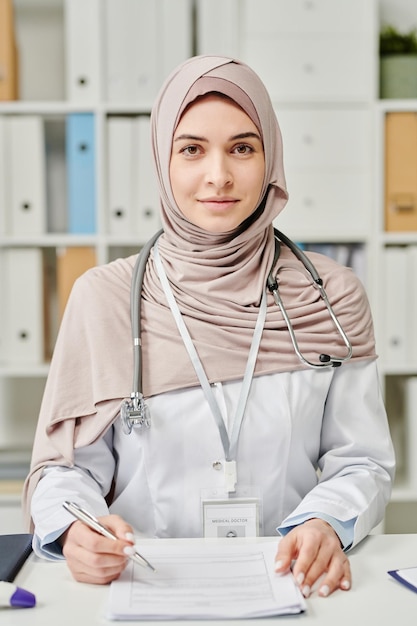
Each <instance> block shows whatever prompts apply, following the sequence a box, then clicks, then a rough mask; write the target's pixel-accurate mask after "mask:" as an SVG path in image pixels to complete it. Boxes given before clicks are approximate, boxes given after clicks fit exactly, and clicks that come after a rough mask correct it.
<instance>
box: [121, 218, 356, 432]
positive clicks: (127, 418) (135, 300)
mask: <svg viewBox="0 0 417 626" xmlns="http://www.w3.org/2000/svg"><path fill="white" fill-rule="evenodd" d="M162 233H163V229H161V230H159V231H158V232H156V233H155V234H154V235H153V236H152V237H151V239H149V241H148V242H147V243H146V244H145V245H144V247H143V248H142V250H141V252H140V254H139V256H138V259H137V261H136V263H135V267H134V269H133V274H132V288H131V294H130V315H131V325H132V339H133V381H132V393H131V396H130V397H131V400H130V401H124V403H123V405H122V410H121V416H122V422H123V426H124V431H125V432H126V433H127V434H129V433H130V432H131V430H132V427H133V426H135V425H136V426H137V425H138V426H143V425H145V426H149V417H148V414H147V407H146V404H145V403H144V399H143V390H142V361H143V359H142V340H141V324H140V320H141V313H142V297H141V295H142V287H143V280H144V277H145V271H146V264H147V262H148V257H149V255H150V252H151V250H152V248H153V246H154V244H155V242H156V241H157V239H158V238H159V237H160V236H161V235H162ZM274 236H275V254H274V260H273V263H272V267H271V270H270V272H269V274H268V278H267V288H268V289H269V291H270V292H271V294H272V296H273V298H274V301H275V304H276V305H277V306H278V307H279V309H280V310H281V313H282V316H283V318H284V321H285V323H286V326H287V328H288V332H289V334H290V338H291V342H292V344H293V347H294V351H295V353H296V355H297V357H298V358H299V359H300V361H301V362H302V363H304V364H305V365H307V366H308V367H311V368H313V369H322V368H328V367H339V366H340V365H341V364H342V363H344V362H345V361H348V360H349V359H350V358H351V357H352V351H353V350H352V344H351V342H350V341H349V338H348V336H347V334H346V333H345V331H344V329H343V327H342V325H341V324H340V322H339V320H338V319H337V316H336V314H335V312H334V311H333V308H332V306H331V304H330V301H329V299H328V296H327V293H326V291H325V289H324V287H323V281H322V279H321V278H320V276H319V274H318V272H317V270H316V268H315V267H314V264H313V263H312V262H311V260H310V259H309V258H308V256H307V255H306V254H304V252H303V251H302V250H301V249H300V248H299V247H298V246H297V245H296V244H295V243H294V242H293V241H292V240H291V239H289V238H288V237H287V236H286V235H284V233H282V232H281V231H279V230H278V229H276V228H274ZM280 242H282V243H284V244H285V245H286V246H287V247H288V248H289V249H290V250H291V252H292V253H293V254H294V255H295V256H296V257H297V258H298V260H299V261H300V262H301V263H302V264H303V266H304V267H305V268H306V270H307V271H308V272H309V274H310V275H311V278H312V280H313V285H314V287H316V288H317V289H319V291H320V296H321V298H322V299H323V301H324V303H325V306H326V308H327V310H328V312H329V315H330V317H331V319H332V321H333V323H334V325H335V327H336V329H337V331H338V332H339V334H340V336H341V337H342V339H343V342H344V344H345V346H346V349H347V353H346V355H345V356H343V357H336V356H332V355H329V354H320V355H319V361H320V362H319V363H313V362H312V361H310V360H308V359H307V358H306V357H305V356H304V355H303V354H302V352H301V350H300V348H299V346H298V342H297V338H296V336H295V332H294V328H293V326H292V323H291V320H290V318H289V316H288V313H287V311H286V309H285V306H284V304H283V302H282V299H281V296H280V295H279V289H278V279H277V276H276V274H274V270H275V266H276V264H277V262H278V259H279V255H280ZM132 416H133V417H132Z"/></svg>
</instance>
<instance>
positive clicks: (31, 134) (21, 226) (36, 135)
mask: <svg viewBox="0 0 417 626" xmlns="http://www.w3.org/2000/svg"><path fill="white" fill-rule="evenodd" d="M6 125H7V127H8V128H7V129H6V131H7V137H6V150H7V153H6V154H7V155H8V160H9V168H10V169H9V172H8V175H9V181H10V198H9V200H10V215H11V223H10V231H11V234H13V235H19V236H20V235H41V234H43V233H44V232H45V231H46V167H45V137H44V125H43V119H42V117H40V116H36V115H12V116H10V117H9V118H7V124H6Z"/></svg>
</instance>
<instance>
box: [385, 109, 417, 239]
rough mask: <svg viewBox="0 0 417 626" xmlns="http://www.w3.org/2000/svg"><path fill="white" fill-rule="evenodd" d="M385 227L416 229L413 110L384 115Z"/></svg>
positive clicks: (416, 123) (416, 139)
mask: <svg viewBox="0 0 417 626" xmlns="http://www.w3.org/2000/svg"><path fill="white" fill-rule="evenodd" d="M385 230H387V231H412V230H417V113H415V112H409V111H400V112H390V113H387V114H386V117H385Z"/></svg>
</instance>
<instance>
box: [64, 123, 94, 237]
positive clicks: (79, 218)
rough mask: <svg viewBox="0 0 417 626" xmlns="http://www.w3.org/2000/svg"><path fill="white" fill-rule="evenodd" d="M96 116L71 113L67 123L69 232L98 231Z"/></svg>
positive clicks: (84, 232)
mask: <svg viewBox="0 0 417 626" xmlns="http://www.w3.org/2000/svg"><path fill="white" fill-rule="evenodd" d="M94 123H95V122H94V115H93V114H92V113H71V114H70V115H68V116H67V120H66V153H67V155H66V156H67V175H68V232H70V233H82V234H91V233H95V232H96V142H95V128H94Z"/></svg>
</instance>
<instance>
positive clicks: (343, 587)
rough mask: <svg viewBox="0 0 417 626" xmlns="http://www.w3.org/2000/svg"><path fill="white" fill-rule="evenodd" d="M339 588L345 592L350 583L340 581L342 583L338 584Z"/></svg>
mask: <svg viewBox="0 0 417 626" xmlns="http://www.w3.org/2000/svg"><path fill="white" fill-rule="evenodd" d="M340 586H341V588H342V589H344V590H345V591H347V590H348V589H350V582H349V581H348V580H342V582H341V583H340Z"/></svg>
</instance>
